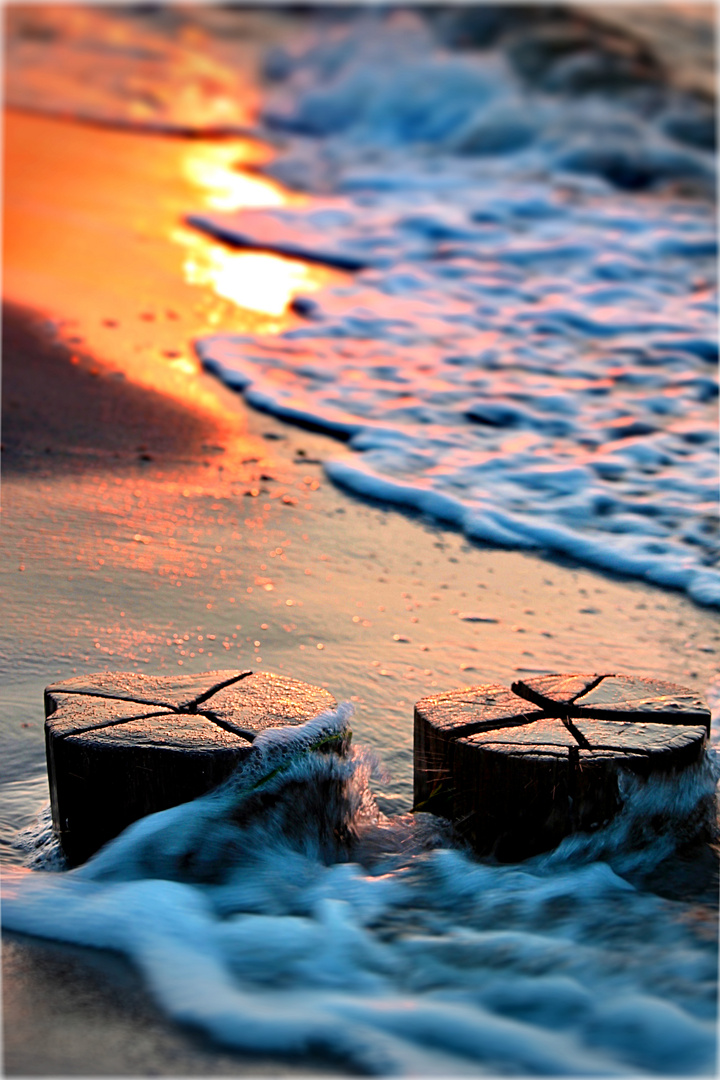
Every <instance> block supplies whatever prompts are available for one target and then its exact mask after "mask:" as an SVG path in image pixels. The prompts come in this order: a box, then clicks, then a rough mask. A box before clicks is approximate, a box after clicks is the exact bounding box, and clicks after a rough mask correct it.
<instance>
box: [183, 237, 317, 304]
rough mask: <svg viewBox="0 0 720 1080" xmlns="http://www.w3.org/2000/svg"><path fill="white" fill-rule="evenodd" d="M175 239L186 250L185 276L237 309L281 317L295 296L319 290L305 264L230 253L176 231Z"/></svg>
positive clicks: (206, 240) (254, 253)
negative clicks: (236, 306)
mask: <svg viewBox="0 0 720 1080" xmlns="http://www.w3.org/2000/svg"><path fill="white" fill-rule="evenodd" d="M172 239H173V240H174V241H175V242H176V243H177V244H180V245H181V246H182V247H184V248H185V259H184V261H183V273H184V275H185V280H186V281H187V282H188V283H189V284H190V285H204V286H209V287H210V288H212V289H213V291H214V292H215V293H216V295H217V296H221V297H223V299H225V300H231V301H232V302H233V303H234V304H237V305H238V307H242V308H247V309H249V310H250V311H257V312H260V313H261V314H263V315H282V314H283V312H284V311H285V309H286V308H287V305H288V304H289V302H290V301H291V300H292V298H293V296H295V295H297V293H299V292H311V291H314V290H317V289H319V288H320V286H321V284H322V281H321V280H318V278H319V275H318V274H317V273H315V272H313V271H312V270H310V268H309V267H307V266H306V265H305V264H304V263H302V262H298V261H296V260H294V259H286V258H283V257H282V256H280V255H271V254H268V253H265V252H257V251H230V250H228V248H226V247H224V246H223V245H222V244H220V243H218V242H217V241H214V240H210V239H209V238H208V237H205V236H203V235H202V234H200V233H193V232H191V231H190V230H189V229H182V228H177V229H174V230H173V232H172Z"/></svg>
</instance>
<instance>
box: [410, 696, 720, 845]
mask: <svg viewBox="0 0 720 1080" xmlns="http://www.w3.org/2000/svg"><path fill="white" fill-rule="evenodd" d="M709 725H710V713H709V711H708V709H707V707H706V705H705V704H704V702H703V701H702V700H701V699H700V698H698V697H697V695H696V694H694V692H693V691H692V690H688V689H686V688H684V687H680V686H676V685H675V684H674V683H665V682H658V681H656V680H650V679H643V678H638V677H629V676H623V675H548V676H542V677H540V678H537V679H530V680H525V681H518V682H516V683H513V686H512V689H511V690H508V689H507V688H506V687H504V686H499V685H484V686H476V687H470V688H468V689H463V690H454V691H451V692H450V693H447V694H438V695H435V696H433V697H429V698H424V699H423V700H422V701H419V702H418V703H417V705H416V706H415V809H416V810H429V811H431V812H433V813H436V814H441V815H442V816H444V817H448V818H450V820H451V821H453V822H454V823H455V827H456V829H457V831H458V833H459V834H460V835H462V836H463V837H465V838H466V839H467V840H468V841H469V842H470V844H471V845H472V847H473V848H474V850H475V851H476V852H477V853H478V854H480V855H489V854H493V855H494V856H496V857H497V858H499V859H501V860H514V859H521V858H525V857H527V856H529V855H532V854H536V853H538V852H541V851H546V850H548V849H550V848H552V847H554V846H556V845H557V844H558V843H559V842H560V840H562V838H563V837H564V836H567V835H568V834H570V833H572V832H576V831H578V830H582V831H591V830H593V829H596V828H598V827H599V826H601V825H603V824H605V823H607V822H608V821H609V820H610V819H611V818H612V816H613V815H614V814H615V813H616V812H617V810H618V809H619V807H620V805H621V801H620V795H619V788H618V773H619V771H620V770H621V769H629V770H630V771H632V772H634V773H636V774H639V775H641V776H644V777H647V776H649V775H650V774H651V773H654V772H673V771H679V770H681V769H683V768H686V767H687V766H688V765H690V764H692V763H693V762H695V761H697V760H698V759H699V758H700V756H701V755H702V753H703V751H704V747H705V744H706V739H707V735H708V733H709Z"/></svg>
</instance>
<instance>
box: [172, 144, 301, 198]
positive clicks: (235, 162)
mask: <svg viewBox="0 0 720 1080" xmlns="http://www.w3.org/2000/svg"><path fill="white" fill-rule="evenodd" d="M252 149H253V148H252V146H251V144H248V143H242V144H238V143H237V142H231V143H215V144H212V143H201V144H197V145H194V146H190V147H188V150H187V153H186V154H185V155H184V157H183V161H182V171H183V176H184V177H185V179H186V180H188V181H189V182H190V183H191V184H192V185H193V186H194V187H196V188H198V190H199V191H200V193H201V194H202V198H203V203H204V206H205V207H206V208H207V209H209V210H238V209H240V208H241V207H250V206H253V207H261V206H284V205H285V204H286V203H288V202H289V201H290V198H289V196H288V194H287V193H286V192H285V191H284V190H283V189H282V188H281V187H280V185H279V184H277V183H275V182H274V181H273V180H269V179H267V178H265V177H263V176H250V175H249V174H248V173H247V172H241V171H240V169H239V167H238V166H239V165H240V164H242V162H243V161H245V162H248V163H249V161H250V160H253V161H256V160H257V156H258V155H257V154H253V155H252V157H251V153H252Z"/></svg>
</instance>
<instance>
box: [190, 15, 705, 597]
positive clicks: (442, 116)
mask: <svg viewBox="0 0 720 1080" xmlns="http://www.w3.org/2000/svg"><path fill="white" fill-rule="evenodd" d="M403 18H404V21H402V20H401V22H400V24H399V25H396V24H394V23H393V22H392V20H390V22H389V23H387V24H386V25H385V26H384V28H383V29H384V36H382V37H381V38H380V37H378V34H377V33H376V32H375V31H373V30H372V20H371V21H370V26H369V28H367V29H366V30H364V31H359V30H358V29H357V27H356V26H355V24H352V25H351V26H350V28H349V29H346V30H345V31H344V32H343V33H340V32H337V31H336V32H335V33H334V35H331V36H329V37H328V38H327V39H326V40H325V39H320V40H319V41H318V42H316V43H315V45H314V46H313V47H312V48H310V49H308V50H306V51H305V52H298V54H297V55H295V56H293V57H290V58H288V61H287V64H286V67H285V69H284V70H285V76H286V77H285V81H284V82H283V83H282V84H281V86H280V88H279V89H278V90H277V91H276V92H275V94H274V96H272V97H271V98H270V99H269V100H268V101H267V103H266V106H265V109H264V117H265V121H266V123H268V124H271V125H273V126H275V127H282V128H283V130H284V131H286V132H289V133H291V137H290V148H289V149H288V151H287V152H286V153H285V154H284V155H281V156H280V157H279V158H278V159H276V160H275V161H274V162H273V163H271V164H270V165H269V166H268V169H269V170H270V171H271V172H273V173H274V174H275V175H277V176H279V177H282V178H284V179H285V180H286V182H288V183H290V184H294V185H295V186H298V187H302V188H304V189H305V190H307V191H311V192H313V193H314V194H313V197H312V199H311V200H310V202H309V204H308V205H307V206H303V207H300V208H280V209H272V210H251V211H238V212H236V213H205V214H203V213H199V214H198V213H196V214H193V215H191V217H190V221H191V222H192V223H193V224H194V225H195V226H196V227H199V228H202V229H205V230H206V231H208V232H210V233H212V234H213V235H216V236H221V237H224V238H226V239H229V240H231V241H232V242H234V243H237V244H239V245H241V246H248V247H257V248H263V249H269V250H274V251H277V252H281V253H285V254H293V255H295V256H300V257H303V258H306V259H310V260H315V261H321V262H327V263H328V264H330V265H333V266H337V267H344V268H346V269H351V270H352V271H353V276H352V278H348V280H347V281H346V282H345V283H343V284H342V285H338V286H335V287H332V288H326V289H324V290H323V291H321V292H319V293H315V294H314V295H313V297H312V299H311V300H310V299H309V298H302V297H301V298H300V303H299V304H298V305H296V307H297V310H298V311H299V312H302V313H304V314H305V317H306V325H305V326H302V327H300V328H297V329H293V330H289V331H287V332H285V333H282V334H279V335H270V336H258V335H255V336H252V335H248V336H233V335H222V334H220V335H217V336H215V337H212V338H205V339H203V340H200V341H198V342H197V344H196V347H197V352H198V355H199V357H200V359H201V361H202V363H203V364H204V365H205V366H206V367H207V369H208V370H210V371H212V372H213V373H214V374H216V375H217V376H218V377H219V378H221V379H223V380H224V381H225V382H226V383H227V384H228V385H229V386H232V387H234V388H235V389H237V390H239V391H241V392H242V393H243V394H244V396H245V398H246V400H247V401H248V402H249V403H250V404H251V405H252V406H253V407H255V408H257V409H261V410H265V411H269V412H272V413H274V414H276V415H278V416H280V417H282V418H283V419H285V420H288V421H289V422H292V423H298V424H301V425H310V426H313V427H316V428H319V429H321V430H324V431H326V432H328V433H329V434H331V435H334V436H337V437H340V438H343V439H346V440H349V442H350V446H351V447H352V449H353V450H354V451H356V453H355V455H354V456H353V457H351V458H349V459H348V458H343V459H342V460H338V461H333V460H329V461H327V462H326V464H325V468H326V472H327V474H328V476H329V477H330V478H331V479H332V480H333V481H335V482H336V483H338V484H340V485H342V486H343V487H344V488H346V489H347V490H350V491H352V492H354V493H356V494H358V495H362V496H365V497H374V498H377V499H381V500H382V501H384V502H386V503H391V504H392V503H395V504H398V505H401V506H403V507H406V508H411V509H413V510H415V511H417V512H418V513H421V514H424V515H427V516H429V517H433V518H436V519H438V520H440V521H443V522H449V523H451V524H453V525H454V526H455V527H457V528H459V529H462V530H463V531H464V532H465V533H466V535H467V536H469V537H471V538H472V539H475V540H479V541H483V542H488V543H494V544H501V545H505V546H509V547H522V548H530V547H534V548H537V549H538V550H541V551H551V552H556V553H560V554H562V555H568V556H571V557H572V558H574V559H577V560H578V561H580V562H582V563H584V564H586V565H591V566H598V567H601V568H603V569H609V570H612V571H615V572H618V573H622V574H627V575H630V576H633V577H638V578H642V579H644V580H646V581H649V582H652V583H655V584H659V585H663V586H668V587H673V588H678V589H682V590H685V591H686V592H687V593H688V594H689V595H690V596H691V597H692V598H693V599H694V600H696V601H697V602H699V603H702V604H712V605H718V604H720V571H719V570H718V546H717V480H718V477H717V454H718V445H717V417H716V398H717V378H716V367H717V356H718V347H717V303H716V295H715V291H714V286H713V281H714V277H715V259H716V254H715V253H716V250H717V233H716V222H715V216H714V208H713V204H712V200H711V199H710V198H708V197H701V196H697V197H694V198H687V197H682V196H680V195H678V194H677V191H673V190H670V189H669V188H668V187H667V182H668V180H669V179H672V180H674V181H675V182H681V181H683V180H685V181H687V180H688V178H689V177H695V179H697V177H699V176H701V175H706V176H707V177H712V174H713V168H714V164H713V160H712V155H711V154H710V153H707V152H703V151H702V150H701V149H693V150H690V149H689V148H687V147H686V148H685V149H684V150H683V151H682V153H681V152H680V150H679V149H678V146H677V145H675V146H673V144H672V140H671V139H670V137H669V136H668V135H667V133H666V131H665V128H664V127H663V124H664V121H663V116H664V114H662V113H660V114H656V115H654V114H652V111H651V110H650V111H649V110H648V109H644V111H643V108H639V107H638V106H637V104H633V101H632V100H630V99H627V98H622V97H620V98H616V99H611V98H609V97H607V96H603V95H600V94H586V95H584V96H581V97H578V98H568V97H562V98H558V96H557V95H555V96H553V95H549V94H547V93H545V94H541V93H539V92H538V91H537V90H536V91H533V92H529V91H528V90H527V89H526V88H523V87H522V86H521V84H520V83H519V81H518V79H517V78H516V77H515V76H514V75H513V73H512V72H511V70H510V69H509V67H508V65H507V62H506V60H505V59H504V57H503V55H501V54H500V53H499V52H498V51H497V50H488V51H486V52H484V53H482V54H475V55H474V56H473V57H472V59H469V58H467V57H466V56H462V55H458V54H452V53H447V52H446V53H443V52H442V51H438V49H437V47H436V44H435V43H434V42H433V40H432V37H431V35H430V32H429V30H427V28H426V27H423V26H422V25H421V22H420V20H419V19H413V18H411V17H410V16H407V17H403ZM408 20H409V21H408ZM390 57H392V60H391V61H390ZM512 116H514V117H515V118H516V126H517V125H521V126H522V124H525V126H527V122H528V118H531V119H532V127H533V132H534V134H533V137H532V138H531V139H530V138H525V137H523V138H520V137H519V135H518V137H517V138H513V139H510V141H509V142H508V141H507V140H505V141H503V140H498V139H497V138H495V139H492V138H490V137H489V136H486V138H485V141H484V142H482V148H481V149H479V148H478V146H479V144H478V143H477V139H479V138H480V136H479V135H478V132H479V131H482V130H484V129H483V124H484V125H486V126H487V125H490V126H492V124H495V125H496V126H497V127H498V130H508V131H510V132H511V133H512V131H514V130H515V129H514V128H513V126H512V123H511V122H510V120H511V117H512ZM521 121H522V124H521ZM508 125H509V127H508ZM472 133H474V134H472ZM471 135H472V138H471ZM473 138H474V139H475V140H476V142H473V141H472V139H473ZM472 147H474V149H472ZM581 147H585V149H584V150H583V152H582V154H581V153H580V149H579V148H581ZM621 147H625V148H626V149H627V147H632V152H633V153H634V154H635V155H636V156H637V155H641V156H642V155H645V158H646V159H647V160H646V166H647V168H648V169H650V170H651V171H650V173H649V174H648V175H649V179H648V183H647V184H646V185H645V186H644V187H643V189H642V190H634V189H633V190H630V189H629V188H628V186H627V185H625V186H624V188H623V185H622V184H620V181H619V179H618V177H617V176H615V178H614V179H613V176H612V174H611V172H610V173H608V169H607V168H605V166H604V165H603V162H606V159H607V155H608V154H609V153H610V151H611V150H612V148H615V149H614V150H613V151H612V152H613V153H616V154H619V153H620V148H621ZM628 152H629V151H628ZM593 154H594V155H595V159H597V160H595V159H593ZM603 155H604V156H603ZM683 155H685V156H684V157H683ZM681 159H682V160H681ZM593 160H595V164H594V165H593ZM653 162H654V163H655V164H654V165H653V164H652V163H653ZM683 162H684V164H683ZM653 168H654V170H655V171H654V172H652V169H653ZM673 170H674V171H673ZM663 185H665V186H663ZM636 186H637V185H636ZM619 187H620V188H622V190H618V188H619Z"/></svg>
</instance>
